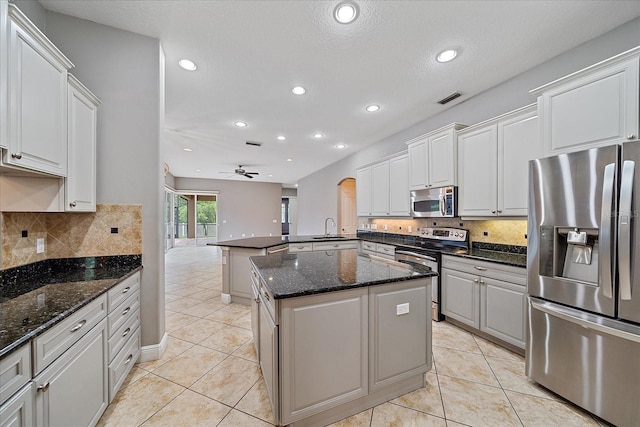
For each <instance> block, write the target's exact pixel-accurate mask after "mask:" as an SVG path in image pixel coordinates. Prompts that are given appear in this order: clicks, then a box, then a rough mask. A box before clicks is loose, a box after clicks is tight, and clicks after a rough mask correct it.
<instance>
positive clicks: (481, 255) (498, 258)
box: [442, 248, 527, 268]
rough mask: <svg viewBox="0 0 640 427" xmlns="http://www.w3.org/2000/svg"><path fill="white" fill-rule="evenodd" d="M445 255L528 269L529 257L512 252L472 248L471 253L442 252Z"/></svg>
mask: <svg viewBox="0 0 640 427" xmlns="http://www.w3.org/2000/svg"><path fill="white" fill-rule="evenodd" d="M442 254H443V255H453V256H459V257H463V258H473V259H477V260H480V261H490V262H495V263H498V264H504V265H510V266H513V267H522V268H526V267H527V255H526V254H524V255H523V254H517V253H510V252H501V251H491V250H485V249H474V248H472V249H471V250H470V251H469V253H467V254H465V253H448V252H442Z"/></svg>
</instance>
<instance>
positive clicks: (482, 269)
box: [473, 265, 487, 271]
mask: <svg viewBox="0 0 640 427" xmlns="http://www.w3.org/2000/svg"><path fill="white" fill-rule="evenodd" d="M473 268H475V269H476V270H480V271H487V269H486V268H484V267H478V266H477V265H476V266H474V267H473Z"/></svg>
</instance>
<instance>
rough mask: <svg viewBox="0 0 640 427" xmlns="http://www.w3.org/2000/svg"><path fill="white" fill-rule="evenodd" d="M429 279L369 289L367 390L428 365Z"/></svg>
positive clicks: (429, 358) (426, 368) (409, 374)
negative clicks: (368, 372) (368, 366)
mask: <svg viewBox="0 0 640 427" xmlns="http://www.w3.org/2000/svg"><path fill="white" fill-rule="evenodd" d="M430 282H431V279H428V280H426V281H425V280H421V281H414V282H407V283H405V284H398V283H394V284H392V285H380V286H372V287H371V288H370V289H369V329H370V333H369V335H370V337H369V340H370V341H369V354H370V368H369V371H370V375H369V387H370V390H371V391H373V390H375V389H377V388H379V387H383V386H385V385H387V384H388V383H390V382H394V381H398V380H401V379H402V378H407V377H411V376H412V375H415V374H418V373H420V372H426V371H428V370H429V368H430V367H431V333H430V332H431V289H430V287H429V283H430ZM398 349H402V351H398Z"/></svg>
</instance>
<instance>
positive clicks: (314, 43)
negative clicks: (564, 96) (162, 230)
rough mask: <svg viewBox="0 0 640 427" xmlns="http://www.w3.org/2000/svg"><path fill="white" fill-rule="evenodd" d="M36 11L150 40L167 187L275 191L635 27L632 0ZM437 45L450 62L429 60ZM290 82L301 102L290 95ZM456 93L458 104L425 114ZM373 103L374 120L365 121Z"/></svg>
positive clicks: (63, 2) (182, 4) (115, 2)
mask: <svg viewBox="0 0 640 427" xmlns="http://www.w3.org/2000/svg"><path fill="white" fill-rule="evenodd" d="M40 3H41V4H42V5H43V6H44V7H45V8H46V9H49V10H52V11H56V12H60V13H64V14H67V15H72V16H76V17H79V18H83V19H88V20H91V21H95V22H98V23H101V24H106V25H110V26H113V27H117V28H121V29H125V30H128V31H132V32H136V33H140V34H144V35H147V36H152V37H156V38H158V39H160V40H161V42H162V45H163V47H164V50H165V54H166V68H167V69H166V117H165V123H166V129H165V131H166V132H165V142H166V149H165V156H166V162H167V163H168V164H169V165H170V168H171V172H172V173H173V174H174V175H175V176H181V177H202V178H214V179H225V178H227V177H229V175H228V174H223V173H220V172H221V171H233V170H234V169H235V167H236V166H237V165H239V164H242V165H246V169H247V170H248V171H256V172H259V173H260V175H259V176H258V177H257V178H256V179H255V181H269V182H281V183H285V184H293V183H295V182H296V181H297V180H298V179H300V178H302V177H304V176H306V175H308V174H310V173H312V172H314V171H316V170H319V169H321V168H323V167H325V166H327V165H329V164H331V163H333V162H335V161H337V160H339V159H340V158H343V157H346V156H348V155H350V154H352V153H353V152H355V151H357V150H360V149H362V148H363V147H365V146H367V145H370V144H373V143H375V142H378V141H380V140H382V139H384V138H386V137H388V136H390V135H392V134H394V133H397V132H399V131H401V130H403V129H405V128H407V127H409V126H411V125H412V124H414V123H417V122H419V121H421V120H424V119H426V118H427V117H429V116H431V115H434V114H437V113H439V112H441V111H443V109H444V108H448V107H450V106H452V105H455V104H456V103H457V102H460V101H463V100H465V99H468V98H469V97H471V96H473V95H475V94H478V93H480V92H482V91H484V90H486V89H488V88H490V87H492V86H494V85H496V84H498V83H500V82H502V81H504V80H506V79H508V78H511V77H513V76H515V75H517V74H519V73H521V72H523V71H525V70H527V69H529V68H531V67H533V66H535V65H538V64H540V63H542V62H544V61H546V60H548V59H550V58H552V57H554V56H556V55H558V54H560V53H562V52H564V51H567V50H569V49H571V48H573V47H575V46H577V45H579V44H581V43H583V42H585V41H587V40H590V39H592V38H594V37H597V36H599V35H601V34H603V33H605V32H607V31H609V30H611V29H613V28H615V27H616V26H619V25H621V24H623V23H625V22H627V21H629V20H631V19H633V18H635V17H637V16H640V2H638V1H595V0H594V1H571V0H567V1H555V0H554V1H530V0H526V1H358V2H357V3H358V4H359V7H360V15H359V17H358V19H357V20H356V21H355V22H354V23H352V24H349V25H344V24H339V23H337V22H336V21H335V20H334V19H333V17H332V12H333V9H334V7H335V6H336V5H337V4H338V3H339V2H338V1H302V0H300V1H266V0H263V1H170V0H162V1H131V0H129V1H123V0H111V1H77V0H40ZM449 47H456V48H458V49H459V50H460V54H459V56H458V58H457V59H456V60H454V61H453V62H451V63H448V64H440V63H438V62H436V61H435V55H436V54H437V53H438V52H440V51H441V50H444V49H446V48H449ZM181 58H189V59H191V60H193V61H194V62H195V63H196V64H197V65H198V70H197V71H195V72H187V71H184V70H182V69H180V68H179V67H178V66H177V61H178V60H179V59H181ZM296 85H301V86H304V87H305V88H306V89H307V93H306V94H305V95H303V96H296V95H293V94H292V93H291V88H292V87H293V86H296ZM454 91H460V92H461V93H462V94H463V96H462V97H461V98H458V99H457V100H456V101H453V102H452V103H450V104H448V105H447V107H443V106H441V105H438V104H436V102H435V101H437V100H438V99H441V98H443V97H444V96H447V95H449V94H450V93H452V92H454ZM373 103H375V104H379V105H380V106H381V110H380V111H378V112H376V113H367V112H365V110H364V108H365V107H366V106H367V105H369V104H373ZM237 120H242V121H245V122H247V123H248V124H249V126H247V127H246V128H242V129H240V128H237V127H236V126H234V124H233V123H234V122H235V121H237ZM316 132H320V133H322V134H323V135H324V137H323V138H322V139H320V140H316V139H314V138H313V136H312V135H313V134H314V133H316ZM277 135H285V136H286V138H287V139H286V140H285V141H278V140H276V136H277ZM247 140H251V141H258V142H262V143H263V145H262V147H259V148H257V147H249V146H246V145H245V141H247ZM339 143H343V144H346V145H347V148H346V149H344V150H338V149H336V148H335V146H336V145H337V144H339ZM184 148H191V149H192V150H193V151H191V152H185V151H184V150H183V149H184ZM288 158H291V159H293V161H292V162H287V161H286V159H288ZM196 169H200V172H196ZM270 175H272V176H270ZM231 179H240V180H245V179H247V178H244V177H238V176H232V177H231Z"/></svg>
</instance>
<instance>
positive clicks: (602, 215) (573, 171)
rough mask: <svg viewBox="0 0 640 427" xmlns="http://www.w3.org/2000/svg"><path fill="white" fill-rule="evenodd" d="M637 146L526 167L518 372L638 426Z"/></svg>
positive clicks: (639, 176) (639, 273)
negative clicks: (523, 320) (522, 344)
mask: <svg viewBox="0 0 640 427" xmlns="http://www.w3.org/2000/svg"><path fill="white" fill-rule="evenodd" d="M638 197H640V141H634V142H629V143H626V144H622V145H615V146H609V147H603V148H594V149H590V150H585V151H581V152H577V153H571V154H563V155H559V156H555V157H549V158H544V159H538V160H533V161H531V162H530V163H529V222H528V249H527V275H528V281H527V288H528V293H529V323H528V335H527V347H526V373H527V375H528V376H529V377H530V378H531V379H533V380H534V381H536V382H538V383H540V384H541V385H543V386H545V387H546V388H548V389H550V390H552V391H554V392H556V393H557V394H559V395H561V396H563V397H565V398H566V399H568V400H570V401H572V402H574V403H575V404H577V405H578V406H581V407H583V408H585V409H586V410H588V411H590V412H592V413H594V414H596V415H598V416H599V417H601V418H603V419H605V420H607V421H609V422H611V423H613V424H615V425H618V426H631V425H638V424H639V423H640V224H639V223H638V219H639V218H638V215H639V211H638V209H640V200H638Z"/></svg>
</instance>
